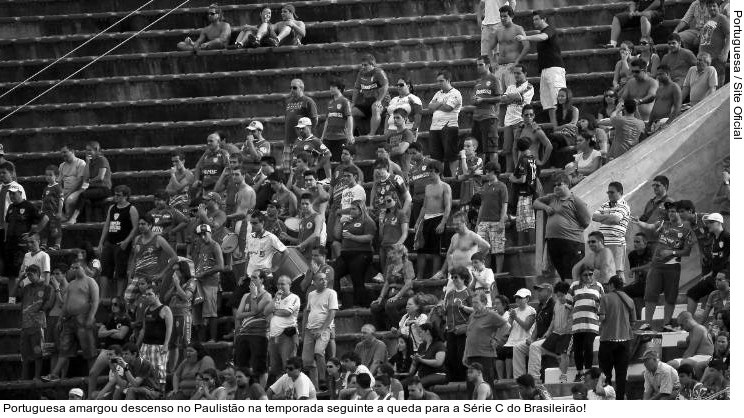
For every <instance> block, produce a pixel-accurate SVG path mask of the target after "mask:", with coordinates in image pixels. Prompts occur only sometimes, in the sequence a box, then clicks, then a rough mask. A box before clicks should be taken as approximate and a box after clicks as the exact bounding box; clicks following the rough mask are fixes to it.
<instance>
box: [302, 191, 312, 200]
mask: <svg viewBox="0 0 744 418" xmlns="http://www.w3.org/2000/svg"><path fill="white" fill-rule="evenodd" d="M300 200H309V201H311V202H312V201H313V195H312V194H310V193H303V194H302V195H301V196H300Z"/></svg>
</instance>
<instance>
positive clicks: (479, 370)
mask: <svg viewBox="0 0 744 418" xmlns="http://www.w3.org/2000/svg"><path fill="white" fill-rule="evenodd" d="M468 382H470V383H472V384H473V394H472V395H471V396H470V399H472V400H474V401H476V400H481V401H482V400H491V399H493V390H491V383H490V382H486V381H484V380H483V365H482V364H480V363H478V362H473V363H470V366H468Z"/></svg>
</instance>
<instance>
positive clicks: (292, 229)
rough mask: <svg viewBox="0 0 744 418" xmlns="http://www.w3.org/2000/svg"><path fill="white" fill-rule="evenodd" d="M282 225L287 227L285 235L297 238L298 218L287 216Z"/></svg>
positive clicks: (298, 229) (298, 233)
mask: <svg viewBox="0 0 744 418" xmlns="http://www.w3.org/2000/svg"><path fill="white" fill-rule="evenodd" d="M284 225H285V226H286V227H287V235H289V236H290V237H292V238H299V236H300V218H287V219H285V220H284Z"/></svg>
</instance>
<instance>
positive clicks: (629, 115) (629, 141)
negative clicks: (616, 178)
mask: <svg viewBox="0 0 744 418" xmlns="http://www.w3.org/2000/svg"><path fill="white" fill-rule="evenodd" d="M657 98H658V95H657ZM655 103H658V100H657V101H656V102H655ZM654 108H656V104H654ZM636 110H638V106H637V104H636V101H635V100H632V99H624V100H623V107H622V110H620V112H616V113H615V114H613V115H612V116H611V117H610V120H606V119H605V120H602V121H599V126H604V127H612V128H613V129H614V132H615V138H614V139H613V141H612V145H610V150H609V152H608V153H607V160H609V161H612V160H614V159H615V158H618V157H620V156H621V155H623V154H625V153H626V152H627V151H628V150H630V149H631V148H633V147H634V146H636V145H638V142H639V140H640V138H641V135H642V134H643V133H644V132H645V130H646V124H645V123H644V122H643V121H642V120H641V119H638V118H637V117H636V116H635V113H636ZM618 113H619V114H618ZM653 116H654V114H653V111H652V112H651V114H650V115H649V124H653V121H652V118H653Z"/></svg>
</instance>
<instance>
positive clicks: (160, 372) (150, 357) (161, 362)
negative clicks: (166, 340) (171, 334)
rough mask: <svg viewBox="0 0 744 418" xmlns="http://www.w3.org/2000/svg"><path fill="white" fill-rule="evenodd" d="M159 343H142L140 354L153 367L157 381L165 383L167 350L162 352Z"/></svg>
mask: <svg viewBox="0 0 744 418" xmlns="http://www.w3.org/2000/svg"><path fill="white" fill-rule="evenodd" d="M162 347H163V346H162V345H160V344H142V346H141V347H140V350H139V352H140V355H141V356H142V358H144V359H145V360H147V361H149V362H150V364H152V366H153V367H154V368H155V370H156V372H157V377H158V383H160V384H161V385H162V384H165V374H166V367H167V366H168V354H169V353H168V352H167V351H166V352H165V353H162V352H161V351H160V349H161V348H162Z"/></svg>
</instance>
